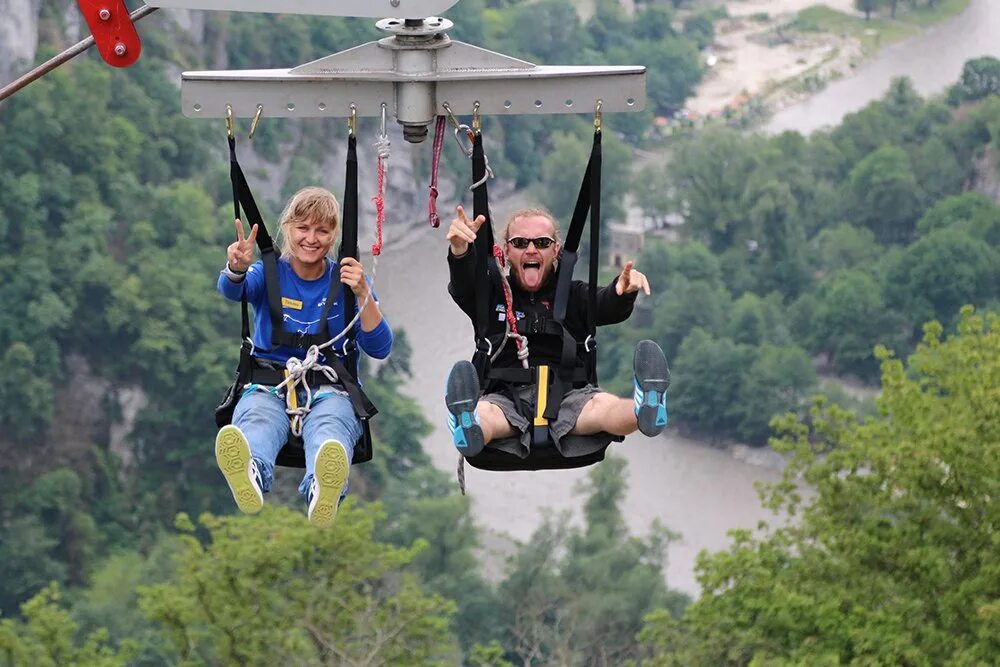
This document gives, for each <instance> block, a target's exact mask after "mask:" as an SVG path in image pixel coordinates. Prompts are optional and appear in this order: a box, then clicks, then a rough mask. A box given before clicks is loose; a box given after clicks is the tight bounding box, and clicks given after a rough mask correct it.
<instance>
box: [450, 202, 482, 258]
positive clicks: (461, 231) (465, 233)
mask: <svg viewBox="0 0 1000 667" xmlns="http://www.w3.org/2000/svg"><path fill="white" fill-rule="evenodd" d="M455 211H456V212H457V213H458V217H456V218H455V219H454V220H452V221H451V227H449V228H448V233H447V234H445V239H447V240H448V243H450V244H451V254H453V255H464V254H465V253H466V251H467V250H468V249H469V244H470V243H475V242H476V232H478V231H479V228H480V227H482V226H483V223H484V222H486V217H485V216H482V215H477V216H476V219H475V220H473V221H472V222H469V218H468V217H466V215H465V209H463V208H462V207H461V206H459V207H458V208H456V209H455Z"/></svg>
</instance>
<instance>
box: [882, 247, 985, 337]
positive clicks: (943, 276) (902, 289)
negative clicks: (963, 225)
mask: <svg viewBox="0 0 1000 667" xmlns="http://www.w3.org/2000/svg"><path fill="white" fill-rule="evenodd" d="M998 265H1000V255H998V253H997V251H995V250H993V249H992V248H990V247H988V246H986V245H985V244H983V243H982V242H981V241H979V240H978V239H974V238H972V237H971V236H969V235H968V234H967V233H965V232H963V231H961V230H957V229H944V230H941V231H938V232H934V233H932V234H931V235H929V236H927V237H925V238H922V239H920V240H919V241H917V242H916V243H914V244H913V245H912V246H910V247H909V248H907V249H906V251H905V252H904V253H903V254H902V255H901V256H900V257H899V259H898V261H897V262H896V263H895V264H894V265H893V266H892V267H891V268H890V269H889V273H888V276H887V281H886V294H887V296H888V297H889V299H890V302H891V304H892V305H893V306H895V307H896V308H897V309H899V310H901V311H902V312H906V313H908V314H910V315H911V317H913V318H914V319H916V318H919V319H920V320H929V319H936V320H938V321H941V322H946V323H951V322H953V321H954V320H955V319H956V318H957V317H958V312H959V309H960V308H961V307H962V306H963V305H965V304H973V305H976V306H980V305H984V304H986V303H988V302H989V300H990V299H993V298H995V297H996V296H997V294H998V292H997V279H998V275H997V267H998ZM911 321H912V320H911ZM918 321H919V320H918Z"/></svg>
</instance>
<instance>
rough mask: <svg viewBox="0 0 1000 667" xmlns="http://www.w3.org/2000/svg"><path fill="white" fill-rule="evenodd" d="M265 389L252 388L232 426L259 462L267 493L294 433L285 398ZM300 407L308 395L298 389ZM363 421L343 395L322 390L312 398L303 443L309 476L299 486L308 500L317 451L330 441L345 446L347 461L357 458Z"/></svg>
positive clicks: (343, 492) (345, 493)
mask: <svg viewBox="0 0 1000 667" xmlns="http://www.w3.org/2000/svg"><path fill="white" fill-rule="evenodd" d="M267 389H268V388H265V387H258V386H257V385H252V386H251V387H250V388H248V389H247V390H246V391H244V392H243V396H242V397H241V398H240V400H239V402H238V403H237V404H236V409H235V410H234V411H233V425H234V426H238V427H239V429H240V430H241V431H243V435H244V436H246V439H247V442H248V443H250V453H251V454H252V455H253V457H254V459H255V460H256V461H257V469H258V470H259V471H260V477H261V489H262V490H263V491H264V493H267V492H268V491H270V489H271V484H272V482H273V481H274V461H275V459H276V458H277V457H278V452H279V451H280V450H281V448H282V447H283V446H284V444H285V441H286V440H288V435H289V432H290V430H291V428H290V425H289V421H288V414H287V413H286V412H285V399H284V398H282V397H278V396H275V395H274V394H272V393H271V392H269V391H268V390H267ZM298 398H299V405H303V404H304V402H305V392H303V391H301V390H299V393H298ZM361 433H362V428H361V420H360V419H358V417H357V415H355V414H354V408H352V407H351V401H350V399H348V398H347V396H344V395H343V394H341V393H338V392H334V391H321V392H319V393H316V394H314V395H313V403H312V409H311V410H310V411H309V413H308V414H307V415H306V417H305V419H304V420H303V422H302V442H303V445H304V448H305V456H306V474H305V477H303V478H302V483H301V484H299V493H301V494H302V497H303V498H307V494H308V493H309V486H310V484H311V483H312V478H313V470H314V467H315V462H316V452H318V451H319V447H320V445H322V444H323V443H324V442H326V441H327V440H337V441H339V442H341V443H343V445H344V448H345V449H346V450H347V460H348V461H350V460H351V457H352V456H353V455H354V443H355V442H356V441H357V440H358V438H360V437H361ZM347 489H348V484H347V483H345V484H344V490H343V491H342V492H341V494H340V495H341V499H343V498H344V496H346V495H347Z"/></svg>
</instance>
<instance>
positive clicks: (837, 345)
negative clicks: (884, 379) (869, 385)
mask: <svg viewBox="0 0 1000 667" xmlns="http://www.w3.org/2000/svg"><path fill="white" fill-rule="evenodd" d="M900 325H901V322H900V318H899V316H897V315H895V314H894V313H892V312H890V311H889V310H888V308H887V304H886V303H885V299H884V298H883V296H882V289H881V287H880V286H879V284H878V283H877V282H876V281H875V279H874V278H873V277H872V276H871V275H870V274H869V273H868V272H867V271H865V270H864V269H860V268H855V269H846V270H843V271H839V272H838V273H836V274H834V275H833V276H831V277H830V278H829V279H828V280H827V281H826V282H824V283H823V284H822V285H820V287H819V290H818V292H817V307H816V311H815V313H814V320H813V322H812V331H813V334H812V337H811V338H812V340H814V341H815V342H816V344H817V345H818V348H816V349H813V350H812V351H813V352H825V353H826V354H828V355H829V357H830V362H831V363H832V364H833V365H834V367H835V368H836V369H837V370H839V371H841V372H843V373H855V374H857V375H860V376H862V377H870V376H871V374H872V373H873V372H874V371H875V370H876V368H877V365H876V363H877V362H876V360H875V354H874V349H875V346H876V345H877V344H879V343H882V344H886V345H892V344H893V343H896V342H899V341H898V337H899V333H898V332H899V330H900Z"/></svg>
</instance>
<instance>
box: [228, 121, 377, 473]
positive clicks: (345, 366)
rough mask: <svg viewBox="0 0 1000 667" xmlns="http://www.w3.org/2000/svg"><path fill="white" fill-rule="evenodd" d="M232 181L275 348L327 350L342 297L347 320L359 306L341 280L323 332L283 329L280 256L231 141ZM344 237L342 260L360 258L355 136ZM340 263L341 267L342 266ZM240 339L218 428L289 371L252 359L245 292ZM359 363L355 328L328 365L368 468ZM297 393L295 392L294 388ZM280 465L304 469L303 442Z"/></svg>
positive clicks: (319, 380) (292, 444)
mask: <svg viewBox="0 0 1000 667" xmlns="http://www.w3.org/2000/svg"><path fill="white" fill-rule="evenodd" d="M229 177H230V180H231V181H232V186H233V211H234V215H235V217H236V218H240V217H241V216H240V206H241V205H242V207H243V211H244V212H245V213H246V222H248V223H249V225H250V227H251V228H253V225H257V248H258V249H259V250H260V257H261V263H262V264H263V267H264V283H265V285H266V288H267V305H268V313H269V316H270V318H271V344H272V346H279V345H284V346H288V347H293V348H296V349H303V350H307V349H309V348H310V347H311V346H313V345H317V346H319V345H323V344H324V343H327V342H328V341H329V340H330V338H331V336H330V332H329V331H328V329H327V315H328V314H329V311H330V307H331V305H332V304H333V303H334V302H335V301H336V300H337V299H338V298H340V297H341V293H343V296H342V298H343V300H344V313H345V314H346V315H345V319H346V316H347V315H350V314H351V313H353V312H354V310H355V308H356V306H357V301H356V297H355V295H354V292H352V291H351V290H349V289H346V288H345V286H344V285H343V284H342V283H340V282H339V281H338V280H331V281H330V292H329V294H328V295H327V299H326V304H325V306H324V307H323V313H322V316H321V317H320V324H319V331H317V332H316V333H312V334H300V333H292V332H289V331H286V330H285V327H284V318H283V314H282V306H281V284H280V280H279V276H278V257H279V252H278V250H277V249H276V248H275V247H274V242H273V241H272V239H271V235H270V234H269V233H268V231H267V227H266V226H265V224H264V220H263V218H262V216H261V214H260V210H259V209H258V208H257V203H256V201H255V200H254V197H253V193H252V192H251V191H250V186H249V184H248V183H247V180H246V177H245V176H244V174H243V169H242V168H241V167H240V163H239V160H238V159H237V157H236V139H235V138H234V137H232V136H230V137H229ZM342 217H343V220H342V224H343V233H342V239H341V246H340V255H339V259H343V258H344V257H353V258H355V259H357V258H358V153H357V140H356V139H355V136H354V134H353V133H352V134H351V135H350V136H349V138H348V144H347V177H346V180H345V186H344V206H343V215H342ZM339 263H340V262H339V261H338V265H339ZM240 313H241V321H240V335H241V338H242V345H241V347H240V362H239V366H238V367H237V371H236V379H235V381H234V382H233V384H232V385H231V386H230V388H229V391H228V392H227V393H226V395H225V397H224V398H223V401H222V403H221V404H220V405H219V407H218V408H216V411H215V421H216V424H217V425H218V426H219V427H222V426H225V425H226V424H229V423H231V422H232V417H233V410H234V409H235V407H236V402H237V401H238V400H239V397H240V396H241V395H242V393H243V390H244V388H245V387H246V386H247V385H248V384H259V385H264V386H276V385H279V384H281V383H282V382H283V381H284V380H285V379H286V374H285V369H284V368H283V367H281V366H280V365H278V364H276V363H272V362H269V361H267V360H262V359H258V358H256V357H254V356H253V344H252V339H251V334H250V317H249V313H248V308H247V298H246V290H244V293H243V296H242V298H241V299H240ZM357 362H358V347H357V343H356V341H355V339H354V328H353V327H351V328H350V329H349V330H348V331H347V332H346V333H345V334H344V337H343V339H342V342H341V343H340V344H335V345H333V346H331V347H330V348H328V349H327V351H326V354H325V361H324V363H325V365H326V366H328V367H330V368H332V369H333V371H334V372H335V373H336V374H337V378H338V379H339V382H338V383H337V387H338V388H340V389H342V390H343V391H345V392H346V393H347V395H348V397H349V398H350V401H351V406H352V407H353V408H354V413H355V414H356V415H357V416H358V418H359V419H360V420H361V425H362V429H363V433H362V436H361V438H360V439H359V440H358V442H357V444H356V445H355V447H354V457H353V463H364V462H366V461H370V460H371V458H372V443H371V431H370V427H369V423H368V422H369V419H371V418H372V417H373V416H375V414H376V413H377V412H378V410H377V409H376V408H375V406H374V405H373V404H372V402H371V401H370V400H369V399H368V397H367V396H366V395H365V393H364V391H362V389H361V386H360V385H359V384H358V380H357V378H356V377H355V371H354V370H353V369H356V368H357V367H358V366H357ZM304 379H305V381H306V382H308V383H309V384H310V385H311V386H320V385H324V384H330V379H329V378H328V377H327V375H326V374H325V373H323V372H322V371H320V370H309V371H306V374H305V376H304ZM292 390H293V391H294V389H292ZM276 464H277V465H281V466H288V467H293V468H304V467H305V452H304V450H303V446H302V440H301V438H300V437H298V436H295V435H294V434H291V435H290V436H289V439H288V442H287V443H286V444H285V446H284V447H282V449H281V451H280V452H279V453H278V457H277V460H276Z"/></svg>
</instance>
